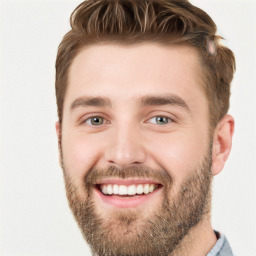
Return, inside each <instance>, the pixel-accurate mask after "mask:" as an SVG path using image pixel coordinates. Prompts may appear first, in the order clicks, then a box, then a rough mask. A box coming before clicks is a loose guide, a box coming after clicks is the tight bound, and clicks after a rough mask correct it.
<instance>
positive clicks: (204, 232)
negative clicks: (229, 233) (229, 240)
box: [170, 216, 217, 256]
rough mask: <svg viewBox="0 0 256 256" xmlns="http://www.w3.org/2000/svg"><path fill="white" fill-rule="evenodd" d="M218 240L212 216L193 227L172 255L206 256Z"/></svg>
mask: <svg viewBox="0 0 256 256" xmlns="http://www.w3.org/2000/svg"><path fill="white" fill-rule="evenodd" d="M216 242H217V238H216V235H215V233H214V231H213V229H212V226H211V221H210V216H204V218H203V219H202V221H201V222H200V223H198V224H197V225H196V226H195V227H193V228H191V229H190V231H189V233H188V234H187V235H186V236H185V237H184V238H183V239H182V241H181V242H180V244H179V246H178V247H177V249H176V250H175V251H173V253H172V254H171V255H170V256H180V255H182V256H206V255H207V254H208V253H209V252H210V250H211V249H212V247H213V246H214V245H215V243H216Z"/></svg>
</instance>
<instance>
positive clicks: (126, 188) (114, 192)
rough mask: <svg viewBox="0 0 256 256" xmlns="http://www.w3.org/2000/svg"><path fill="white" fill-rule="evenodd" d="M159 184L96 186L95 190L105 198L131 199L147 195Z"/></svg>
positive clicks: (158, 186)
mask: <svg viewBox="0 0 256 256" xmlns="http://www.w3.org/2000/svg"><path fill="white" fill-rule="evenodd" d="M160 187H161V185H160V184H150V183H147V184H132V185H119V184H97V185H96V188H97V189H98V190H99V191H100V192H101V193H102V194H104V195H106V196H120V197H133V196H142V195H148V194H150V193H152V192H154V191H155V190H157V189H158V188H160Z"/></svg>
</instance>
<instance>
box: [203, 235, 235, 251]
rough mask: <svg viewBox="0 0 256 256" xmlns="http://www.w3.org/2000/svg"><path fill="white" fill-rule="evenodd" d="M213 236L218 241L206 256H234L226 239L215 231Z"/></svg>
mask: <svg viewBox="0 0 256 256" xmlns="http://www.w3.org/2000/svg"><path fill="white" fill-rule="evenodd" d="M215 234H216V235H217V236H219V239H218V240H217V242H216V244H215V245H214V246H213V248H212V249H211V251H210V252H209V253H208V254H207V255H206V256H234V254H233V252H232V250H231V247H230V245H229V243H228V240H227V238H226V237H225V236H224V235H223V234H221V233H219V232H216V231H215Z"/></svg>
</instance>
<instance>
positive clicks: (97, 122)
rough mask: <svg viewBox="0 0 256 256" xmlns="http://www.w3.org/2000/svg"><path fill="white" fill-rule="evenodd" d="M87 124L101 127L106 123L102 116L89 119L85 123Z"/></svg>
mask: <svg viewBox="0 0 256 256" xmlns="http://www.w3.org/2000/svg"><path fill="white" fill-rule="evenodd" d="M85 123H87V124H88V125H94V126H97V125H101V124H103V123H104V118H103V117H100V116H93V117H90V118H88V119H87V120H86V121H85Z"/></svg>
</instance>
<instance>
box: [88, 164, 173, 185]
mask: <svg viewBox="0 0 256 256" xmlns="http://www.w3.org/2000/svg"><path fill="white" fill-rule="evenodd" d="M109 178H119V179H127V178H147V179H152V180H154V181H155V182H156V183H159V184H162V185H164V186H170V185H171V184H172V178H171V176H170V175H169V173H168V172H167V171H165V170H155V169H152V168H150V167H147V166H145V165H141V166H131V167H127V168H123V169H120V168H117V167H115V166H109V167H108V168H92V169H91V170H89V172H88V173H87V174H86V175H85V177H84V184H85V186H86V187H87V188H89V187H92V186H94V185H96V184H99V183H100V181H102V180H103V179H109Z"/></svg>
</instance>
